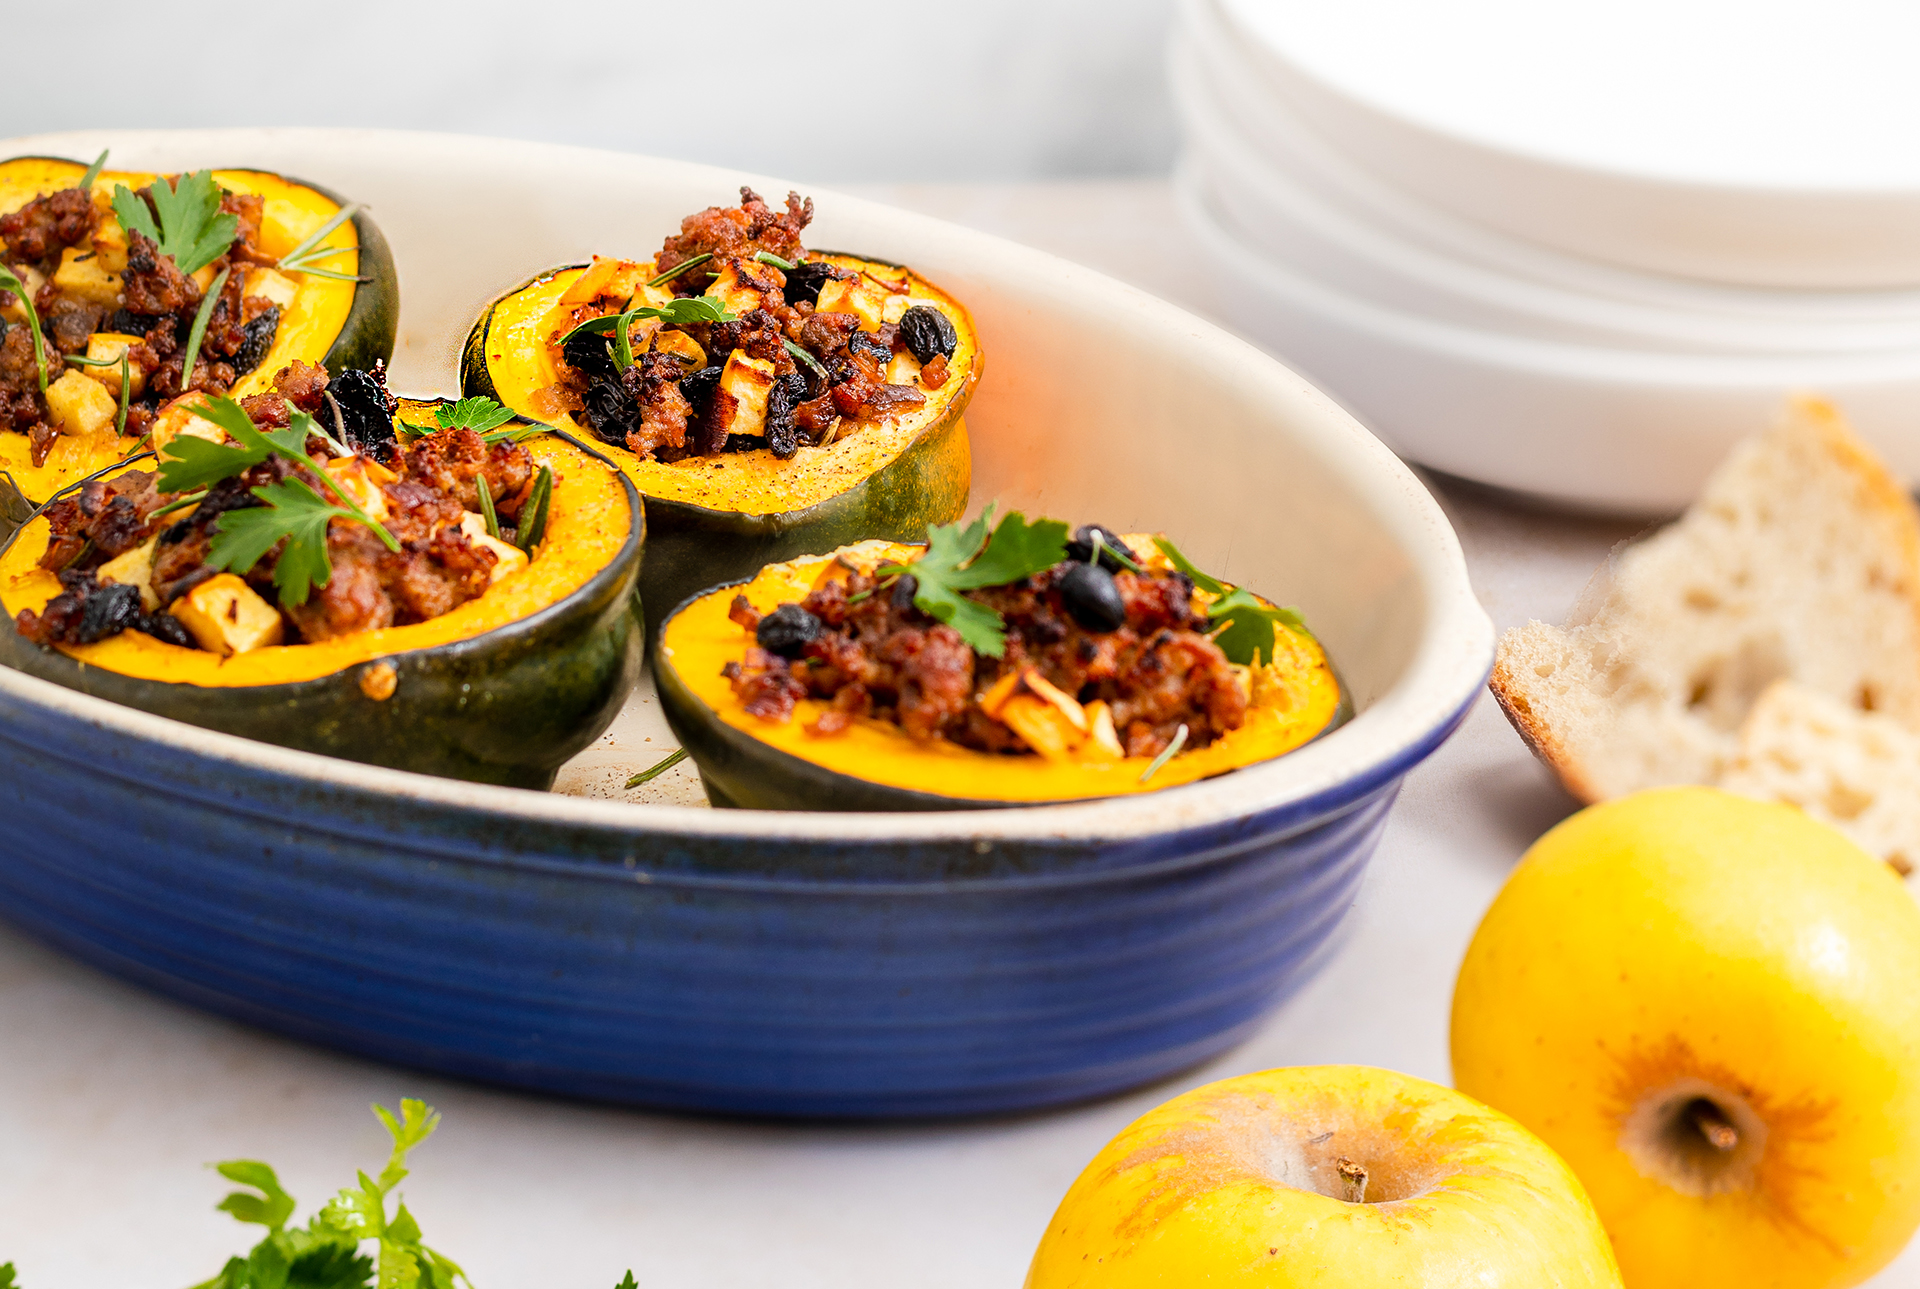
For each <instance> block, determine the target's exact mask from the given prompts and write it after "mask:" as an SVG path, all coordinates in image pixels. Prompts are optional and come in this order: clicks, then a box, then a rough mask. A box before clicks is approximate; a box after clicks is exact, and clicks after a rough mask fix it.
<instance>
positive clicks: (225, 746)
mask: <svg viewBox="0 0 1920 1289" xmlns="http://www.w3.org/2000/svg"><path fill="white" fill-rule="evenodd" d="M103 137H106V138H138V140H139V141H140V143H141V144H142V145H143V146H144V147H147V148H158V149H165V150H167V151H168V152H171V153H177V154H180V155H181V156H183V158H186V159H187V160H186V161H185V162H184V164H194V163H195V159H198V163H199V164H206V163H207V161H206V158H207V157H209V156H211V155H219V154H223V153H224V154H225V155H227V156H231V155H232V150H233V149H235V148H236V147H240V146H245V145H247V144H248V143H252V144H254V145H256V146H258V145H260V144H261V143H262V142H263V141H271V142H272V143H273V144H274V145H276V146H281V147H290V148H297V147H299V146H302V145H303V144H304V145H308V146H314V147H321V146H338V145H341V144H351V145H352V146H353V147H354V148H355V149H356V150H361V151H364V150H367V149H375V150H382V151H390V152H397V153H401V154H404V153H406V152H408V151H409V150H415V149H426V148H430V149H433V150H434V151H435V152H436V153H437V154H438V155H440V156H442V157H444V156H446V155H447V154H449V153H450V152H464V153H466V154H468V155H470V156H472V157H473V158H474V160H475V162H476V164H479V163H484V164H485V165H486V166H487V167H489V168H490V169H494V170H500V169H503V168H510V166H511V164H512V158H513V157H514V155H516V154H518V155H523V156H524V155H530V154H542V155H546V156H549V157H550V156H552V155H554V154H570V155H572V156H574V157H577V158H578V159H579V160H580V161H581V162H582V163H583V164H590V165H594V166H601V167H604V166H619V167H636V166H637V167H640V168H643V169H653V170H655V171H657V172H674V173H678V174H684V175H688V176H694V175H697V176H699V177H701V178H702V180H703V181H706V182H722V183H725V184H727V185H729V186H732V185H737V184H741V183H746V184H752V185H754V186H756V187H762V186H764V185H774V187H773V188H771V189H770V190H772V191H779V187H778V185H781V184H784V183H785V182H786V181H785V180H781V179H776V178H772V177H768V176H763V175H754V174H749V173H746V172H740V171H732V170H724V169H719V168H715V167H710V166H700V165H695V164H693V163H688V162H679V161H670V160H666V159H662V158H652V157H641V156H636V155H632V154H625V153H613V152H604V151H600V150H596V149H588V148H575V147H566V146H562V145H553V144H538V143H529V142H527V141H524V140H512V139H495V138H485V137H481V136H469V135H446V134H431V133H425V132H416V131H386V130H330V129H271V130H114V131H104V130H87V131H72V132H63V133H52V134H39V135H25V136H18V137H14V138H8V139H0V158H4V157H14V156H22V155H43V156H61V155H73V154H75V153H78V152H81V151H86V150H88V149H93V150H97V148H98V146H99V141H100V140H101V139H102V138H103ZM234 159H235V160H240V158H237V157H236V158H234ZM219 163H220V164H231V163H230V162H228V161H226V160H225V159H224V158H223V159H222V160H221V161H220V162H219ZM263 164H264V163H263ZM304 177H306V178H310V179H316V180H317V181H318V182H325V178H324V177H323V176H322V177H316V176H311V175H309V176H304ZM809 187H810V188H812V190H813V191H814V192H815V193H816V194H820V193H825V194H826V195H827V196H829V197H831V199H832V200H833V202H834V203H835V204H836V205H838V206H844V207H846V208H849V209H853V208H857V209H858V210H859V212H860V213H861V214H862V215H864V216H865V217H867V218H869V219H875V220H879V221H885V222H893V223H897V224H898V225H899V226H900V227H902V228H904V229H908V230H911V231H916V232H918V233H920V234H921V235H923V236H927V237H937V238H938V239H940V240H941V241H943V242H945V243H946V245H948V246H949V247H960V248H963V249H966V250H970V251H972V252H973V253H974V254H976V255H977V256H979V257H980V258H981V259H982V260H983V261H1000V262H1003V263H1008V264H1010V265H1011V266H1013V267H1014V268H1017V270H1018V272H1019V274H1020V275H1021V277H1022V278H1023V280H1027V281H1038V280H1045V281H1048V282H1051V283H1052V284H1053V286H1054V289H1056V290H1061V291H1069V290H1070V291H1077V292H1093V293H1096V294H1097V296H1098V297H1100V300H1099V302H1100V303H1101V304H1102V306H1103V307H1104V308H1106V309H1109V310H1112V311H1115V312H1126V313H1130V314H1132V315H1134V316H1136V317H1138V318H1139V319H1140V325H1141V326H1142V327H1144V328H1151V329H1152V330H1153V331H1154V332H1155V333H1156V334H1157V335H1158V336H1160V337H1163V338H1164V341H1165V343H1166V346H1167V352H1168V354H1169V356H1170V357H1171V359H1172V360H1173V361H1176V362H1177V361H1181V356H1182V355H1185V356H1187V357H1188V358H1189V359H1190V360H1193V361H1200V360H1202V359H1203V358H1205V359H1210V360H1212V361H1213V362H1216V363H1220V364H1224V365H1225V366H1227V367H1228V368H1229V369H1230V370H1232V371H1234V372H1235V373H1236V378H1237V379H1238V380H1239V381H1240V382H1243V383H1244V384H1246V385H1247V386H1248V387H1249V388H1251V389H1255V390H1258V391H1259V392H1260V393H1261V394H1262V395H1263V396H1264V397H1265V398H1266V399H1268V400H1270V401H1271V403H1272V405H1273V406H1274V407H1275V408H1276V409H1280V410H1281V414H1283V415H1289V416H1291V417H1293V418H1295V419H1296V420H1298V421H1304V422H1306V423H1308V424H1310V425H1311V426H1312V431H1313V434H1312V441H1313V443H1314V445H1315V449H1316V451H1317V453H1318V454H1319V455H1320V457H1321V459H1322V460H1323V462H1324V463H1325V465H1326V466H1327V468H1328V469H1329V470H1330V471H1332V472H1334V473H1336V474H1338V475H1340V476H1341V477H1342V481H1343V482H1344V483H1345V484H1346V485H1347V486H1348V487H1349V488H1351V489H1352V490H1353V491H1354V493H1355V494H1356V496H1357V497H1358V498H1359V499H1360V500H1361V501H1362V502H1363V503H1364V504H1365V505H1366V506H1367V508H1368V509H1369V511H1370V512H1371V515H1372V518H1373V519H1374V520H1375V521H1376V522H1377V523H1378V524H1379V525H1380V527H1381V528H1382V529H1384V530H1385V531H1386V533H1387V534H1388V536H1389V537H1390V538H1391V539H1392V540H1393V542H1394V544H1395V546H1397V547H1398V549H1399V550H1400V551H1401V552H1402V553H1403V554H1404V555H1405V557H1406V559H1407V562H1408V566H1409V572H1410V575H1411V578H1412V580H1413V583H1414V585H1415V588H1416V589H1417V590H1418V592H1419V593H1420V594H1421V595H1422V596H1423V597H1424V600H1425V603H1424V606H1423V607H1424V619H1425V620H1424V623H1423V625H1422V628H1421V631H1420V638H1419V642H1418V645H1417V647H1416V648H1415V650H1414V651H1413V655H1412V657H1411V658H1410V659H1409V660H1408V662H1407V664H1406V666H1405V668H1404V670H1403V671H1402V673H1401V674H1400V676H1399V677H1398V678H1397V679H1396V680H1395V681H1394V683H1393V684H1392V685H1390V686H1389V687H1388V688H1387V689H1386V690H1385V691H1384V692H1383V693H1381V694H1380V695H1379V696H1378V697H1377V698H1376V699H1375V700H1374V701H1373V702H1371V703H1370V704H1369V705H1368V706H1367V707H1366V709H1365V710H1363V711H1361V712H1360V713H1359V714H1358V715H1356V716H1355V717H1354V719H1353V720H1351V721H1349V722H1348V723H1347V724H1346V725H1344V726H1342V727H1341V728H1340V729H1338V730H1335V731H1333V732H1332V733H1330V734H1328V735H1327V736H1325V737H1324V738H1321V739H1319V740H1316V741H1315V742H1313V743H1311V744H1309V745H1307V746H1306V747H1303V748H1300V749H1298V750H1296V751H1294V752H1292V753H1289V754H1288V755H1286V756H1284V757H1281V758H1279V759H1277V760H1274V761H1269V762H1265V763H1263V764H1260V765H1254V766H1248V767H1246V768H1244V769H1241V770H1236V771H1234V772H1232V773H1231V774H1227V775H1223V776H1220V777H1219V778H1215V779H1209V780H1204V781H1202V782H1200V783H1196V784H1189V785H1185V786H1182V787H1178V788H1170V789H1167V790H1165V791H1164V792H1156V793H1146V794H1142V795H1138V796H1131V797H1121V798H1107V799H1102V800H1097V801H1090V802H1080V803H1073V804H1062V805H1043V806H1032V807H1021V808H1010V809H1002V810H974V811H940V812H931V813H926V814H915V813H900V814H855V813H830V812H797V811H756V810H711V809H702V808H700V807H694V806H664V805H644V806H643V805H636V804H632V803H627V802H618V801H602V800H591V799H586V798H580V797H568V796H561V795H557V794H554V793H547V792H537V791H532V790H529V789H520V788H506V787H497V786H493V785H486V784H474V783H466V782H462V781H459V780H453V779H438V778H433V777H431V776H427V775H419V774H411V773H407V772H404V771H396V770H389V769H384V768H380V767H376V766H368V765H362V764H359V763H357V762H352V761H342V760H336V759H334V758H331V757H326V756H321V755H318V754H315V753H310V752H300V751H294V750H291V749H287V748H281V747H276V746H273V745H271V744H265V743H256V742H253V741H251V740H248V739H243V738H239V737H236V736H233V735H227V734H221V733H217V732H214V731H210V730H204V729H201V728H199V727H197V726H193V725H187V724H183V723H181V722H178V721H173V720H169V719H167V718H165V717H161V716H155V715H152V714H150V713H147V712H143V711H139V710H138V709H135V708H130V707H121V706H119V705H118V704H115V703H112V702H109V701H107V700H105V699H101V698H95V697H92V696H91V695H87V694H82V693H79V692H77V691H74V690H69V689H66V688H64V687H62V686H59V685H55V684H53V683H52V682H50V681H44V680H39V679H37V678H35V677H31V676H28V675H26V674H25V673H22V672H18V671H14V670H13V669H11V668H6V667H0V694H5V695H6V696H8V697H9V698H12V699H14V700H17V701H19V702H20V703H22V704H23V705H27V706H30V707H38V708H42V709H45V710H47V711H49V712H52V713H57V714H59V715H62V716H65V717H68V718H71V719H74V720H77V721H82V722H85V723H88V724H91V725H93V726H95V727H96V728H99V729H101V730H102V731H105V732H108V733H112V734H115V735H119V736H123V737H126V738H129V739H137V740H141V741H144V742H147V743H151V744H156V745H159V746H161V747H165V748H169V749H175V750H177V751H179V752H180V753H182V754H185V755H189V756H194V757H199V758H202V759H205V760H208V761H212V762H216V763H225V764H231V765H236V766H244V767H246V768H247V769H249V770H252V771H256V772H264V773H267V774H272V775H280V776H285V777H288V778H293V779H300V780H305V781H307V782H308V783H311V784H313V785H315V786H321V787H333V788H337V789H341V790H345V791H349V792H356V793H365V794H369V795H372V796H376V797H383V798H387V799H390V800H393V801H396V802H409V801H410V802H414V803H417V804H419V805H423V806H429V807H441V808H446V809H450V810H454V811H465V812H473V813H479V814H490V815H494V816H499V817H502V818H509V819H513V820H517V821H522V822H526V823H533V824H547V825H552V826H555V827H557V828H582V827H585V828H593V829H608V830H616V831H625V832H630V833H633V834H636V835H647V834H678V835H684V836H700V837H713V838H736V839H739V840H742V841H773V840H780V841H789V842H825V843H833V842H840V843H859V842H894V841H924V842H938V841H955V840H971V841H974V842H975V843H976V844H983V843H988V842H990V841H992V840H996V839H1001V840H1006V841H1009V842H1019V841H1073V840H1087V841H1096V842H1098V841H1120V840H1127V839H1136V838H1141V837H1145V836H1148V835H1152V834H1164V833H1173V832H1181V831H1186V830H1189V829H1196V828H1206V827H1209V826H1218V825H1222V824H1230V823H1232V822H1234V821H1236V820H1239V819H1244V818H1247V817H1248V816H1252V815H1256V814H1267V813H1271V812H1274V811H1278V810H1283V809H1285V808H1287V807H1289V806H1302V805H1308V804H1310V803H1313V802H1315V801H1316V800H1317V799H1325V798H1328V797H1329V796H1331V795H1337V794H1338V793H1339V791H1340V789H1341V788H1342V787H1343V786H1349V785H1354V784H1356V783H1358V782H1360V781H1364V780H1371V779H1375V778H1378V779H1381V780H1382V781H1383V782H1384V779H1386V778H1392V777H1398V776H1399V775H1400V774H1403V773H1405V772H1406V770H1408V769H1410V768H1411V765H1412V763H1413V762H1415V761H1417V760H1418V759H1419V758H1420V757H1422V756H1424V755H1425V754H1426V753H1427V752H1430V751H1431V750H1432V747H1433V746H1435V745H1436V744H1437V741H1438V740H1440V739H1442V738H1444V737H1445V735H1446V734H1447V733H1448V732H1449V731H1450V730H1451V728H1452V727H1453V725H1454V724H1455V723H1456V722H1457V721H1458V720H1459V719H1460V718H1461V717H1462V716H1463V715H1464V713H1465V710H1466V708H1467V707H1468V706H1469V705H1470V704H1471V703H1472V702H1473V701H1474V700H1475V699H1476V697H1477V696H1478V693H1479V690H1480V688H1481V686H1482V685H1483V684H1484V683H1485V681H1486V676H1487V672H1488V669H1489V667H1490V665H1491V662H1492V657H1493V637H1494V632H1493V623H1492V621H1491V619H1490V618H1489V617H1488V616H1487V613H1486V611H1485V610H1484V609H1483V608H1482V607H1481V605H1480V602H1479V600H1478V598H1477V597H1476V596H1475V594H1474V591H1473V588H1472V586H1471V584H1470V582H1469V580H1468V576H1467V568H1466V560H1465V557H1464V555H1463V554H1462V552H1461V549H1460V542H1459V538H1458V537H1457V536H1456V534H1455V533H1454V531H1453V528H1452V526H1451V525H1450V524H1449V523H1448V521H1447V519H1446V516H1445V514H1444V513H1443V512H1442V511H1441V509H1440V506H1439V504H1438V502H1436V501H1435V500H1434V498H1433V496H1432V495H1431V494H1430V493H1429V492H1428V491H1427V489H1426V487H1425V486H1424V485H1423V484H1422V483H1421V482H1420V480H1419V479H1418V478H1417V477H1416V476H1415V475H1414V474H1413V472H1412V471H1411V470H1410V469H1408V468H1407V466H1406V465H1405V464H1404V463H1402V462H1401V461H1400V459H1399V458H1398V457H1396V456H1394V454H1393V453H1392V451H1391V450H1389V449H1388V448H1387V447H1386V445H1385V444H1383V443H1382V442H1381V441H1380V440H1379V439H1377V438H1375V437H1374V436H1373V435H1372V434H1371V433H1369V432H1368V431H1367V430H1366V429H1365V428H1364V427H1362V426H1361V425H1360V423H1359V422H1358V421H1357V420H1355V419H1354V418H1353V417H1352V415H1351V414H1349V413H1348V412H1347V411H1346V410H1345V409H1344V408H1342V407H1341V406H1340V405H1339V404H1338V403H1336V402H1335V401H1334V400H1333V399H1332V398H1330V397H1329V396H1327V395H1326V394H1324V393H1322V392H1321V391H1320V390H1318V389H1317V388H1315V387H1313V386H1312V385H1311V384H1309V383H1308V382H1307V381H1306V380H1305V379H1304V378H1303V377H1301V376H1300V375H1299V374H1297V373H1295V372H1294V371H1292V370H1291V369H1289V368H1287V367H1285V366H1283V365H1282V364H1281V363H1280V362H1279V361H1278V360H1276V359H1274V358H1272V357H1270V356H1269V355H1267V354H1265V353H1263V352H1261V351H1260V350H1259V349H1257V348H1255V347H1254V346H1253V345H1251V344H1249V343H1247V342H1246V341H1243V340H1241V339H1239V338H1237V337H1235V336H1233V335H1231V334H1230V333H1228V332H1226V331H1224V330H1222V329H1220V328H1218V327H1216V326H1214V325H1212V324H1210V323H1207V322H1205V321H1203V320H1201V319H1199V318H1196V317H1194V316H1193V315H1191V314H1189V313H1187V312H1186V311H1184V310H1182V309H1180V308H1178V307H1176V306H1174V305H1172V304H1169V303H1167V302H1166V301H1164V300H1161V299H1158V298H1157V297H1155V296H1151V295H1149V294H1147V293H1146V292H1144V291H1141V290H1139V289H1137V288H1134V287H1131V286H1128V285H1126V284H1124V283H1121V282H1119V281H1116V280H1114V279H1112V278H1109V277H1106V276H1105V275H1103V274H1099V273H1095V272H1093V271H1092V270H1090V269H1086V268H1084V267H1082V266H1080V265H1077V264H1073V263H1071V262H1070V261H1066V260H1062V259H1059V258H1057V257H1055V256H1052V255H1047V254H1045V253H1043V252H1040V251H1036V250H1033V249H1031V248H1028V247H1025V246H1021V245H1019V244H1017V243H1014V242H1009V241H1006V240H1004V239H1002V238H998V237H994V236H991V235H989V234H986V233H980V232H975V231H973V230H971V229H964V228H960V227H957V226H954V225H951V224H947V223H945V222H943V221H940V220H936V219H933V218H932V217H930V216H925V215H919V214H914V213H912V212H907V211H900V210H895V209H892V208H889V207H886V206H884V205H882V204H880V203H876V202H870V201H866V200H864V199H861V198H856V197H851V196H846V195H841V194H835V193H832V192H831V191H830V190H828V189H823V188H820V187H818V186H814V185H809ZM1336 661H1337V660H1336ZM1372 786H1376V785H1372V784H1370V785H1369V789H1370V788H1371V787H1372ZM1339 804H1340V805H1345V804H1350V803H1347V802H1344V801H1342V802H1340V803H1339Z"/></svg>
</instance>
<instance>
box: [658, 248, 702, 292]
mask: <svg viewBox="0 0 1920 1289" xmlns="http://www.w3.org/2000/svg"><path fill="white" fill-rule="evenodd" d="M712 258H713V252H712V251H707V252H705V253H704V254H700V255H696V256H694V257H693V258H692V259H690V260H681V261H680V262H679V263H678V264H676V265H674V266H673V267H672V268H670V269H668V270H667V271H666V272H665V273H662V274H661V275H660V276H659V277H656V278H649V279H647V285H648V286H659V285H661V284H662V283H664V282H671V281H673V280H674V279H675V278H677V277H679V276H680V275H681V274H682V273H685V272H686V271H687V270H688V269H690V268H694V267H696V266H698V265H701V264H705V263H706V262H707V261H708V260H710V259H712Z"/></svg>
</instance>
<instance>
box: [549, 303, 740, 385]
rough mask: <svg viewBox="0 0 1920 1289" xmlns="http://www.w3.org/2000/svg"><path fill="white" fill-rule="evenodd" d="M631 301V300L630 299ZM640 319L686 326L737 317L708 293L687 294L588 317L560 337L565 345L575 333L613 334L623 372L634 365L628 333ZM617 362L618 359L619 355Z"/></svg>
mask: <svg viewBox="0 0 1920 1289" xmlns="http://www.w3.org/2000/svg"><path fill="white" fill-rule="evenodd" d="M628 303H629V304H631V303H632V302H631V301H629V302H628ZM640 318H658V319H660V320H661V321H662V322H664V323H666V324H667V325H669V326H674V327H684V326H688V325H690V324H693V323H697V322H732V321H734V316H733V315H732V314H731V313H729V312H727V306H726V305H724V304H722V303H721V302H720V301H718V300H716V299H714V298H713V297H712V296H708V295H686V296H681V297H680V298H679V299H677V300H669V301H667V302H666V303H665V304H662V305H651V304H643V305H639V306H636V307H631V308H628V309H626V310H624V311H623V312H620V313H608V314H603V315H601V316H600V317H598V318H588V319H587V320H586V321H585V322H583V323H581V324H580V325H579V326H577V327H575V328H574V329H573V330H572V331H569V332H568V333H567V334H566V335H564V336H562V337H561V338H560V344H561V345H562V347H564V346H565V345H566V343H567V342H568V341H569V340H572V339H573V338H574V337H575V336H612V337H613V338H614V344H615V345H617V346H619V347H620V348H621V349H622V350H624V351H625V354H626V361H625V362H619V364H618V365H619V367H620V369H621V370H622V371H624V370H626V369H627V368H628V367H631V366H633V351H632V349H631V348H629V347H628V346H629V344H630V341H629V340H628V336H627V332H628V330H629V329H630V328H631V327H632V326H633V324H634V322H635V321H636V320H637V319H640ZM616 361H618V358H617V356H616Z"/></svg>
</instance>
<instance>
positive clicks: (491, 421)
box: [433, 395, 513, 433]
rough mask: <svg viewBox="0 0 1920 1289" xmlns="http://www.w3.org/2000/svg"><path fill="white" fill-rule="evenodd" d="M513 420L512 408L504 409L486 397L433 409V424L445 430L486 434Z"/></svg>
mask: <svg viewBox="0 0 1920 1289" xmlns="http://www.w3.org/2000/svg"><path fill="white" fill-rule="evenodd" d="M512 419H513V409H512V408H510V407H502V406H500V404H498V403H496V402H494V401H493V400H492V399H490V398H487V397H485V396H484V395H482V396H478V397H474V398H463V399H461V400H460V401H459V402H457V403H442V404H440V405H439V406H438V407H436V408H434V409H433V422H434V424H435V425H438V426H439V427H440V428H441V429H443V430H476V431H479V432H481V433H484V432H486V431H487V430H491V429H492V428H494V427H495V426H496V425H505V424H506V423H507V422H508V421H511V420H512Z"/></svg>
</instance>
